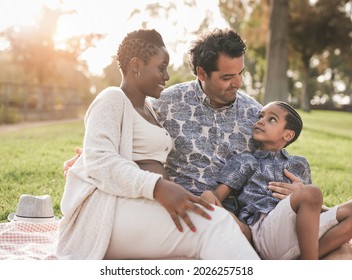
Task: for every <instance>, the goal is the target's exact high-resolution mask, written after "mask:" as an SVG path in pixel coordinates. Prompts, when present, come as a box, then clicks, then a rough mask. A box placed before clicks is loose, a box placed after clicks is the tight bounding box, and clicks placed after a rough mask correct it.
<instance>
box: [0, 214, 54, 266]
mask: <svg viewBox="0 0 352 280" xmlns="http://www.w3.org/2000/svg"><path fill="white" fill-rule="evenodd" d="M58 224H59V222H58V221H53V222H48V223H31V222H8V223H0V260H5V259H6V260H55V259H57V258H56V256H55V251H56V243H57V233H58Z"/></svg>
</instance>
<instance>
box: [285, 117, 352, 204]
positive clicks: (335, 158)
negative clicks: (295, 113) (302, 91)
mask: <svg viewBox="0 0 352 280" xmlns="http://www.w3.org/2000/svg"><path fill="white" fill-rule="evenodd" d="M300 114H301V116H302V118H303V122H304V128H303V131H302V134H301V136H300V138H299V139H298V140H297V141H296V142H295V143H293V144H292V145H291V146H289V147H288V150H289V152H290V153H292V154H300V155H304V156H305V157H306V158H307V159H308V161H309V163H310V167H311V170H312V177H313V183H315V184H316V185H318V186H319V187H320V188H321V190H322V191H323V194H324V203H325V204H326V205H327V206H332V205H336V204H340V203H342V202H344V201H346V200H350V199H352V160H351V158H352V114H351V113H346V112H332V111H312V112H310V113H305V112H300Z"/></svg>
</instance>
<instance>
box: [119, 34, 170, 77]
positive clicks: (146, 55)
mask: <svg viewBox="0 0 352 280" xmlns="http://www.w3.org/2000/svg"><path fill="white" fill-rule="evenodd" d="M161 47H165V44H164V41H163V39H162V37H161V35H160V34H159V33H158V32H157V31H156V30H155V29H139V30H136V31H133V32H130V33H128V34H127V35H126V37H125V38H124V39H123V41H122V43H121V44H120V45H119V48H118V50H117V56H116V60H117V62H118V65H119V67H120V69H121V71H122V73H123V74H124V75H126V74H127V69H128V64H129V63H130V61H131V59H132V58H133V57H138V58H140V59H142V60H143V62H144V63H145V64H147V63H148V62H149V60H150V58H151V57H152V56H153V55H156V54H157V52H158V49H159V48H161Z"/></svg>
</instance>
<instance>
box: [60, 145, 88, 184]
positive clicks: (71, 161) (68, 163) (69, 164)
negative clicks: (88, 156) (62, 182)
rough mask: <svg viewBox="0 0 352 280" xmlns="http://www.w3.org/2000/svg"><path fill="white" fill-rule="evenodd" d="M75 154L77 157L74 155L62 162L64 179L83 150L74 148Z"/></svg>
mask: <svg viewBox="0 0 352 280" xmlns="http://www.w3.org/2000/svg"><path fill="white" fill-rule="evenodd" d="M75 152H76V154H77V155H75V156H74V157H73V158H71V159H69V160H66V161H65V162H64V176H65V178H66V176H67V172H68V170H69V169H70V168H71V167H72V166H73V164H74V163H75V162H76V161H77V159H78V158H79V157H80V155H81V154H82V152H83V149H82V148H80V147H76V148H75Z"/></svg>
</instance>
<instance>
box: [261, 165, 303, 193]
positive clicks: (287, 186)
mask: <svg viewBox="0 0 352 280" xmlns="http://www.w3.org/2000/svg"><path fill="white" fill-rule="evenodd" d="M284 174H285V176H286V177H287V178H289V179H290V181H291V182H292V183H283V182H269V186H268V189H269V190H271V191H272V192H273V196H274V197H276V198H278V199H284V198H285V197H287V196H289V195H290V194H291V193H292V192H293V190H294V189H295V188H301V187H304V186H305V185H304V184H303V183H302V182H301V181H300V179H299V178H298V177H297V176H295V175H293V174H292V173H291V172H289V171H287V170H286V169H285V170H284Z"/></svg>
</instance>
